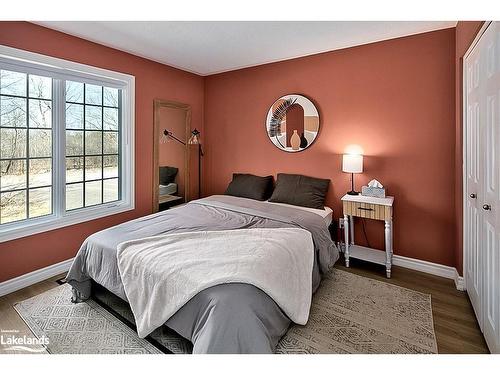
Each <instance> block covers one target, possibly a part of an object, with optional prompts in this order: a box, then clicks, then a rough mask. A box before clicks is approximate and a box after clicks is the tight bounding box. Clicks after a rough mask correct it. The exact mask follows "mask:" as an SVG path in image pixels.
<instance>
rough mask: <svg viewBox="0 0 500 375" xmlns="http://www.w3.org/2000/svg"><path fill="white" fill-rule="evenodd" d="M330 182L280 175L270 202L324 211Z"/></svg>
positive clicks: (306, 177) (296, 175)
mask: <svg viewBox="0 0 500 375" xmlns="http://www.w3.org/2000/svg"><path fill="white" fill-rule="evenodd" d="M328 185H330V180H328V179H323V178H314V177H308V176H302V175H300V174H285V173H278V179H277V180H276V187H275V188H274V192H273V195H272V197H271V198H270V199H269V202H278V203H287V204H293V205H295V206H302V207H311V208H319V209H324V207H325V197H326V193H327V191H328Z"/></svg>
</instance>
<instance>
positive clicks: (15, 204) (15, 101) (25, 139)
mask: <svg viewBox="0 0 500 375" xmlns="http://www.w3.org/2000/svg"><path fill="white" fill-rule="evenodd" d="M52 86H53V83H52V78H49V77H43V76H40V75H34V74H27V73H22V72H15V71H11V70H6V69H0V144H1V149H0V225H1V224H7V223H11V222H16V221H21V220H26V219H29V218H36V217H41V216H46V215H50V214H52V212H53V205H52V201H53V199H52V196H53V192H52V164H53V163H52V156H53V155H52V136H53V135H52V128H53V126H52V122H53V121H52V108H53V102H52Z"/></svg>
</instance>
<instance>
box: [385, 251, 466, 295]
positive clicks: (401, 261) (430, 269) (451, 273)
mask: <svg viewBox="0 0 500 375" xmlns="http://www.w3.org/2000/svg"><path fill="white" fill-rule="evenodd" d="M392 264H394V265H395V266H400V267H404V268H409V269H411V270H415V271H420V272H425V273H429V274H431V275H436V276H441V277H445V278H447V279H452V280H454V281H455V286H456V288H457V289H458V290H465V288H464V279H463V277H462V276H460V275H459V274H458V272H457V269H456V268H455V267H450V266H445V265H443V264H438V263H432V262H427V261H425V260H420V259H414V258H407V257H404V256H401V255H393V257H392Z"/></svg>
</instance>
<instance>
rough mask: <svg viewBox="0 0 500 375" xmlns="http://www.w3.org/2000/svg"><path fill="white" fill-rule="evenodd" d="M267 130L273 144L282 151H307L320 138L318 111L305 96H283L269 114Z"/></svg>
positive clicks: (274, 104) (270, 109)
mask: <svg viewBox="0 0 500 375" xmlns="http://www.w3.org/2000/svg"><path fill="white" fill-rule="evenodd" d="M266 130H267V135H268V136H269V139H270V140H271V142H273V144H274V145H275V146H276V147H278V148H279V149H280V150H283V151H287V152H298V151H302V150H305V149H306V148H308V147H310V146H311V145H312V144H313V142H314V140H315V139H316V137H317V136H318V132H319V113H318V110H317V109H316V107H315V106H314V104H313V102H311V101H310V100H309V99H308V98H306V97H305V96H302V95H295V94H291V95H285V96H282V97H281V98H279V99H278V100H276V101H275V102H274V103H273V105H272V106H271V108H269V111H268V112H267V118H266Z"/></svg>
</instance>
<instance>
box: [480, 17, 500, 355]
mask: <svg viewBox="0 0 500 375" xmlns="http://www.w3.org/2000/svg"><path fill="white" fill-rule="evenodd" d="M499 36H500V23H498V22H494V23H492V24H491V25H490V26H489V27H488V29H487V30H486V32H485V34H484V35H483V36H482V38H481V40H480V43H481V45H482V47H481V50H482V51H483V54H484V74H483V76H484V85H480V86H484V94H482V95H481V96H482V101H484V108H485V116H484V122H482V124H484V126H482V131H483V136H482V138H483V139H484V150H483V151H484V152H483V154H484V166H483V168H482V169H483V171H484V178H483V180H484V184H483V196H484V199H481V200H480V201H481V203H482V204H483V206H482V209H483V212H482V219H483V220H482V231H483V233H482V235H481V237H482V238H483V241H484V242H483V246H482V251H483V254H484V257H483V258H484V259H483V265H484V266H483V288H482V293H483V294H482V300H483V333H484V337H485V339H486V342H487V343H488V346H489V348H490V351H492V352H496V353H499V352H500V317H499V313H500V311H499V310H500V279H499V271H500V233H499V232H500V188H499V184H500V178H499V175H500V173H499V172H500V170H499V167H500V164H499V161H500V157H499V154H500V150H499V140H500V138H499V136H500V64H499V61H500V59H499V52H500V51H499V50H500V37H499Z"/></svg>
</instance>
